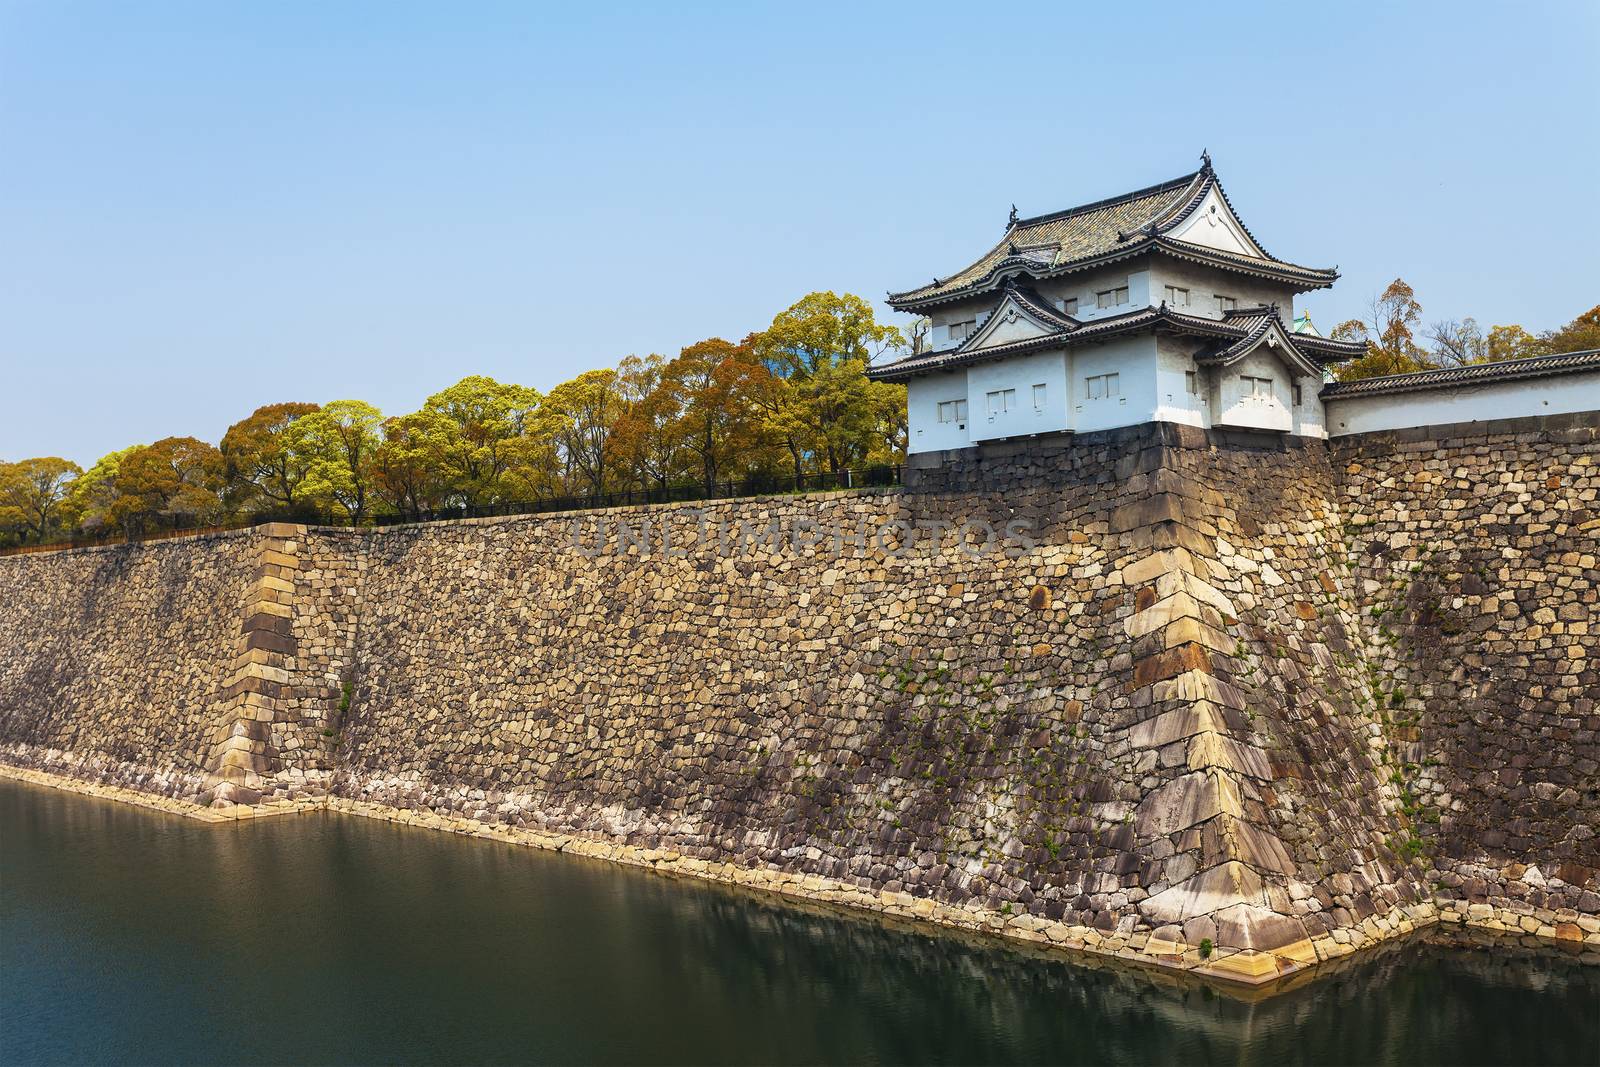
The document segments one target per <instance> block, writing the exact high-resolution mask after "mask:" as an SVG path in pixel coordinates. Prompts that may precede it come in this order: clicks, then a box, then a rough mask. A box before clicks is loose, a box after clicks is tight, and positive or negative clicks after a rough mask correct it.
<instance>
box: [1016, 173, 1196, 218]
mask: <svg viewBox="0 0 1600 1067" xmlns="http://www.w3.org/2000/svg"><path fill="white" fill-rule="evenodd" d="M1205 173H1206V170H1205V168H1204V167H1202V168H1201V169H1199V170H1197V171H1192V172H1191V173H1189V174H1185V175H1183V176H1182V177H1178V178H1168V179H1167V180H1166V181H1164V182H1157V183H1156V184H1154V185H1147V186H1145V187H1144V188H1143V189H1135V190H1134V191H1133V192H1131V193H1122V194H1120V195H1118V196H1108V197H1106V198H1105V199H1103V200H1094V201H1090V202H1089V203H1087V204H1079V205H1077V206H1076V207H1069V208H1063V209H1061V210H1060V211H1050V212H1046V213H1045V214H1043V215H1033V216H1030V217H1028V218H1025V219H1018V220H1017V221H1016V222H1015V223H1013V224H1012V225H1011V227H1009V228H1007V230H1006V232H1007V233H1008V234H1009V233H1011V232H1012V230H1014V229H1021V228H1024V227H1027V226H1037V225H1039V224H1040V223H1045V222H1058V221H1060V220H1061V219H1066V218H1071V217H1072V216H1073V215H1082V214H1085V213H1087V212H1090V211H1099V210H1100V209H1101V208H1108V207H1115V206H1116V205H1117V204H1123V203H1126V202H1128V201H1129V200H1142V199H1144V198H1145V197H1147V196H1156V195H1157V194H1159V193H1164V192H1167V191H1168V190H1174V191H1176V190H1178V189H1187V188H1188V187H1189V186H1191V185H1193V184H1194V180H1195V179H1196V178H1198V177H1200V176H1201V175H1203V174H1205ZM1161 210H1162V211H1165V210H1167V209H1166V208H1165V207H1163V208H1162V209H1161ZM1160 214H1161V212H1160V211H1158V212H1156V215H1157V216H1159V215H1160ZM1154 217H1156V216H1152V218H1154Z"/></svg>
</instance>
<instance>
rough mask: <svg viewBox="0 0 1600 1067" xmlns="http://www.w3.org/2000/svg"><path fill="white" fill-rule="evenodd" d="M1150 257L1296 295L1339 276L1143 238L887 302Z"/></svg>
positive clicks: (923, 300)
mask: <svg viewBox="0 0 1600 1067" xmlns="http://www.w3.org/2000/svg"><path fill="white" fill-rule="evenodd" d="M1151 253H1161V254H1164V255H1169V256H1172V257H1173V258H1174V259H1179V260H1183V261H1185V262H1189V263H1199V264H1201V265H1203V266H1211V267H1218V268H1220V269H1222V270H1227V271H1232V272H1234V273H1236V274H1244V275H1248V276H1250V277H1254V278H1266V279H1268V280H1269V281H1278V282H1286V283H1288V284H1290V285H1291V286H1293V287H1294V288H1293V291H1294V292H1296V293H1305V292H1310V291H1311V290H1314V289H1326V288H1328V287H1329V286H1331V285H1332V284H1333V283H1334V282H1335V281H1337V280H1338V278H1339V272H1338V271H1337V270H1334V269H1320V268H1315V267H1301V266H1297V265H1295V264H1292V263H1283V262H1282V261H1280V260H1261V259H1252V258H1251V257H1249V256H1238V255H1234V254H1233V253H1231V252H1222V251H1219V250H1217V249H1214V248H1206V247H1204V246H1203V245H1192V244H1188V243H1187V242H1184V241H1176V240H1173V239H1172V238H1170V237H1160V236H1156V237H1143V238H1140V239H1139V240H1137V241H1134V242H1132V243H1130V244H1129V245H1128V246H1127V247H1126V248H1121V249H1117V250H1116V251H1113V252H1107V253H1104V254H1101V255H1097V256H1090V257H1087V258H1084V259H1080V260H1073V261H1071V262H1067V263H1059V264H1056V265H1055V266H1053V267H1050V268H1048V269H1044V270H1041V269H1040V268H1039V264H1038V262H1037V261H1036V260H1029V259H1027V258H1026V257H1024V256H1021V255H1018V256H1009V257H1007V258H1006V259H1003V260H1001V261H1000V262H999V263H997V264H995V266H994V268H993V269H992V270H990V271H989V273H988V274H986V275H984V276H983V277H982V278H981V279H979V280H978V281H976V282H973V283H972V284H970V285H967V286H963V287H962V288H960V289H952V290H950V291H949V292H947V293H940V294H938V295H936V296H931V297H920V298H917V299H906V294H904V293H891V294H889V297H888V300H887V303H888V304H889V306H890V307H892V308H894V309H895V310H896V311H925V310H927V309H929V308H933V307H939V306H941V305H944V304H952V303H955V302H957V301H959V300H970V299H971V298H973V297H975V296H983V295H986V294H988V293H992V292H994V291H995V290H996V289H997V288H999V287H1000V286H1001V285H1003V284H1005V281H1006V280H1007V279H1008V278H1013V277H1015V276H1017V275H1018V274H1023V275H1026V276H1027V277H1028V278H1030V279H1033V280H1041V279H1046V278H1059V277H1063V276H1065V275H1068V274H1077V273H1081V272H1083V271H1087V270H1094V269H1096V268H1098V267H1105V266H1110V265H1111V264H1114V263H1121V262H1124V261H1126V260H1129V259H1134V258H1137V257H1139V256H1143V255H1149V254H1151ZM913 291H915V290H913Z"/></svg>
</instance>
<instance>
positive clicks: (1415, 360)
mask: <svg viewBox="0 0 1600 1067" xmlns="http://www.w3.org/2000/svg"><path fill="white" fill-rule="evenodd" d="M1421 321H1422V305H1421V304H1420V303H1418V302H1417V294H1416V292H1415V291H1414V290H1413V289H1412V288H1411V286H1409V285H1407V284H1406V282H1405V280H1404V279H1402V278H1396V279H1395V280H1394V281H1392V282H1390V283H1389V285H1388V287H1387V288H1385V289H1384V291H1383V292H1382V293H1380V294H1378V295H1377V296H1375V297H1373V298H1372V302H1371V304H1370V305H1369V307H1368V317H1367V319H1365V320H1362V319H1347V320H1346V321H1344V322H1341V323H1340V324H1339V325H1337V326H1335V327H1334V328H1333V331H1332V334H1331V336H1333V337H1334V338H1335V339H1337V340H1341V341H1365V342H1366V344H1367V351H1366V354H1365V355H1363V356H1361V357H1360V358H1358V359H1354V360H1352V361H1350V362H1349V363H1346V364H1344V365H1343V366H1342V367H1340V368H1339V369H1337V370H1336V371H1335V372H1334V374H1335V376H1336V377H1338V379H1339V380H1340V381H1350V380H1353V379H1356V378H1372V377H1377V376H1379V375H1385V374H1408V373H1410V372H1412V371H1418V370H1428V369H1430V368H1431V367H1432V366H1433V364H1432V363H1431V362H1430V361H1429V360H1428V358H1427V353H1426V352H1424V351H1423V350H1422V348H1420V347H1419V346H1418V345H1417V342H1416V336H1415V334H1414V333H1413V329H1414V328H1415V327H1416V325H1417V324H1418V323H1419V322H1421Z"/></svg>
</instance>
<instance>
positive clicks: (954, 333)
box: [950, 319, 978, 341]
mask: <svg viewBox="0 0 1600 1067" xmlns="http://www.w3.org/2000/svg"><path fill="white" fill-rule="evenodd" d="M977 328H978V320H977V319H967V320H966V321H965V322H952V323H951V324H950V340H952V341H965V340H966V339H967V338H968V337H971V336H972V334H973V332H974V331H975V330H977Z"/></svg>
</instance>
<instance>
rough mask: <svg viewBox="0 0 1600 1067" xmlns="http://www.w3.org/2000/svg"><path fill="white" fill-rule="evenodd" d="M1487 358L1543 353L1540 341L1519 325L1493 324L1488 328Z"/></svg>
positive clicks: (1516, 357)
mask: <svg viewBox="0 0 1600 1067" xmlns="http://www.w3.org/2000/svg"><path fill="white" fill-rule="evenodd" d="M1486 346H1487V348H1488V356H1487V358H1488V359H1489V360H1490V361H1492V362H1498V361H1500V360H1502V359H1525V358H1527V357H1528V356H1539V355H1543V354H1544V351H1545V348H1544V344H1543V342H1542V341H1540V339H1539V338H1537V337H1535V336H1534V335H1533V334H1531V333H1529V332H1528V331H1527V330H1524V329H1523V328H1522V327H1521V326H1494V327H1491V328H1490V330H1489V339H1488V341H1487V342H1486Z"/></svg>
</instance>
